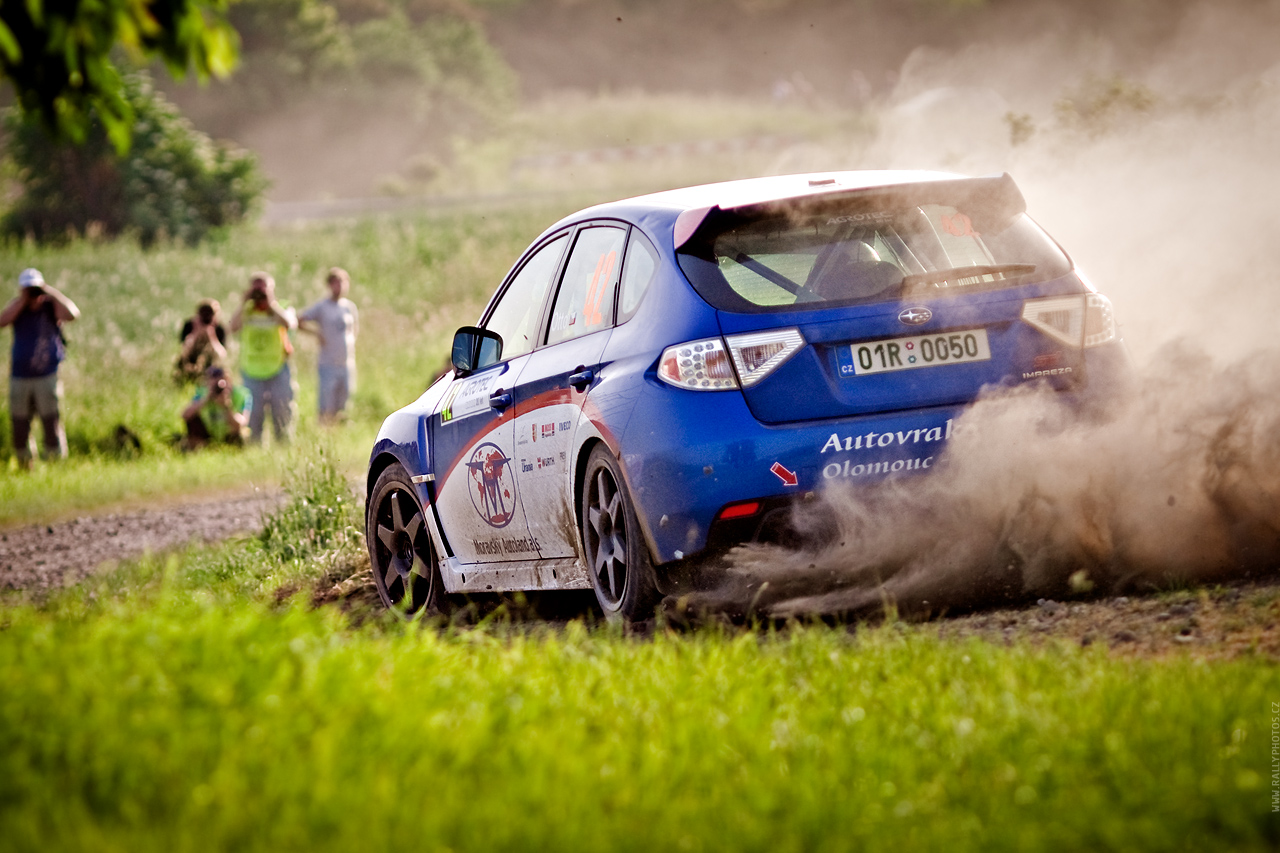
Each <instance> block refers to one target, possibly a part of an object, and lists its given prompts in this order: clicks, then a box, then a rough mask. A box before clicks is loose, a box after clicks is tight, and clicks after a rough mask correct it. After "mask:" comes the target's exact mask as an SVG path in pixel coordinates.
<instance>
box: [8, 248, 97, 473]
mask: <svg viewBox="0 0 1280 853" xmlns="http://www.w3.org/2000/svg"><path fill="white" fill-rule="evenodd" d="M79 316H80V309H79V308H77V307H76V304H75V303H74V302H72V301H71V300H70V299H68V298H67V297H66V296H64V295H62V293H60V292H59V291H58V289H57V288H55V287H54V286H53V285H51V284H49V283H48V282H46V281H45V280H44V276H42V275H41V274H40V270H37V269H25V270H23V271H22V274H21V275H19V276H18V295H17V296H16V297H14V299H13V300H12V301H10V302H9V304H8V305H6V306H5V307H4V309H3V310H0V328H3V327H5V326H13V351H12V359H11V366H10V373H9V417H10V418H11V419H12V422H13V449H14V452H15V454H16V455H17V458H18V464H19V465H20V466H21V467H23V468H28V469H29V468H30V467H31V446H30V441H31V418H32V416H33V415H37V414H38V415H39V416H40V421H41V423H42V424H43V425H44V456H45V458H52V459H62V458H64V457H66V455H67V434H66V431H65V430H64V429H63V426H62V417H61V406H60V403H61V398H62V383H61V382H60V381H59V380H58V365H59V364H61V363H62V360H63V358H65V357H66V354H67V343H66V339H65V338H63V337H62V325H63V324H64V323H70V322H71V321H72V320H75V319H76V318H77V317H79Z"/></svg>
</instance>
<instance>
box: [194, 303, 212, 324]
mask: <svg viewBox="0 0 1280 853" xmlns="http://www.w3.org/2000/svg"><path fill="white" fill-rule="evenodd" d="M196 313H197V314H198V315H199V317H200V322H201V323H204V324H205V325H206V326H210V325H212V324H213V309H212V308H210V307H209V306H208V305H201V306H200V310H199V311H197V312H196Z"/></svg>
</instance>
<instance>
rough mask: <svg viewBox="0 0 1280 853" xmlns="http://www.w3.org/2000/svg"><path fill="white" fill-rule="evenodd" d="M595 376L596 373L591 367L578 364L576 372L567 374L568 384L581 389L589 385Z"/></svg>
mask: <svg viewBox="0 0 1280 853" xmlns="http://www.w3.org/2000/svg"><path fill="white" fill-rule="evenodd" d="M595 378H596V375H595V373H593V372H592V371H591V368H589V367H583V366H582V365H578V370H577V372H576V373H570V374H569V384H570V385H572V386H573V387H574V388H576V389H578V390H579V391H581V390H582V389H583V388H586V387H587V386H588V385H590V384H591V382H592V381H593V380H594V379H595Z"/></svg>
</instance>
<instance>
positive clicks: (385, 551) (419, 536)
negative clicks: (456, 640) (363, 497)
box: [365, 463, 444, 619]
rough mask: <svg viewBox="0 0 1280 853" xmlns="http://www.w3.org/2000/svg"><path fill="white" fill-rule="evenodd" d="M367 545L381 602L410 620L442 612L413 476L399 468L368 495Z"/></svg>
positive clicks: (433, 559)
mask: <svg viewBox="0 0 1280 853" xmlns="http://www.w3.org/2000/svg"><path fill="white" fill-rule="evenodd" d="M365 541H366V542H367V543H368V545H369V560H370V562H371V564H372V568H373V581H374V584H375V585H376V586H377V587H378V595H379V596H380V597H381V598H382V603H383V604H385V605H386V606H387V607H388V608H390V609H392V610H395V611H397V612H398V613H400V614H401V615H402V616H404V617H406V618H410V619H412V618H414V617H417V616H420V615H423V614H436V613H439V612H440V605H441V602H442V601H443V600H444V583H443V582H442V581H441V579H440V564H439V561H438V560H437V558H436V549H435V546H433V545H432V544H431V534H430V533H429V532H428V531H427V520H426V518H425V516H424V515H423V512H422V507H421V506H419V505H418V498H417V496H416V495H415V494H414V490H413V486H412V485H410V482H409V474H408V472H407V471H405V469H404V467H403V466H401V465H400V464H399V463H396V464H394V465H392V466H390V467H389V468H387V470H385V471H383V472H382V473H381V474H380V475H379V476H378V480H377V482H376V483H374V486H373V491H372V492H371V493H370V495H369V506H368V508H367V510H366V512H365Z"/></svg>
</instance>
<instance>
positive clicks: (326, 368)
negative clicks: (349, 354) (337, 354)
mask: <svg viewBox="0 0 1280 853" xmlns="http://www.w3.org/2000/svg"><path fill="white" fill-rule="evenodd" d="M350 393H351V373H350V371H348V370H347V368H345V367H332V366H330V365H327V364H322V365H320V395H319V396H320V416H321V417H325V416H328V415H337V414H339V413H340V412H342V410H343V409H345V408H346V407H347V397H348V396H349V395H350Z"/></svg>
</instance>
